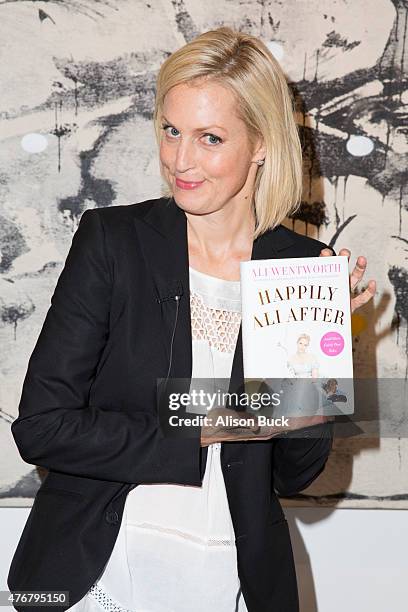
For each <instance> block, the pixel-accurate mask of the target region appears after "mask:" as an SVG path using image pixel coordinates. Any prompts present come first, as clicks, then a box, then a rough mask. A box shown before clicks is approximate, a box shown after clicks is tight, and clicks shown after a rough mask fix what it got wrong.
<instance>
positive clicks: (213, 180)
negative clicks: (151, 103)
mask: <svg viewBox="0 0 408 612" xmlns="http://www.w3.org/2000/svg"><path fill="white" fill-rule="evenodd" d="M161 125H162V126H168V127H165V129H164V130H163V132H164V133H163V134H162V141H161V145H160V162H161V164H162V172H163V174H164V177H165V178H166V181H167V183H169V185H170V186H171V189H172V193H173V196H174V199H175V200H176V202H177V204H178V205H179V206H180V207H181V208H182V209H183V210H185V211H186V212H189V213H193V214H194V213H195V214H206V213H210V212H214V211H217V210H220V209H222V208H225V207H230V206H233V205H234V204H238V203H241V204H242V202H244V201H245V202H251V197H250V196H251V194H252V190H253V182H254V180H255V176H256V171H257V168H258V166H257V164H256V163H251V161H256V160H258V159H263V157H264V156H265V151H264V150H263V149H259V150H258V151H257V150H256V149H257V148H258V147H257V146H256V147H255V152H251V150H250V142H249V138H248V134H247V129H246V125H245V123H244V122H243V121H242V120H241V119H240V118H239V117H238V116H237V114H236V101H235V98H234V95H233V94H232V92H231V91H230V90H228V89H226V88H224V87H222V86H221V85H219V84H216V83H211V82H206V83H202V84H200V85H197V84H194V85H193V86H192V85H191V84H189V85H187V84H185V83H183V84H180V85H176V86H174V87H173V88H172V89H170V91H169V92H168V93H167V95H166V96H165V99H164V104H163V115H162V122H161ZM256 145H260V141H259V142H258V143H256ZM245 196H248V200H246V199H245Z"/></svg>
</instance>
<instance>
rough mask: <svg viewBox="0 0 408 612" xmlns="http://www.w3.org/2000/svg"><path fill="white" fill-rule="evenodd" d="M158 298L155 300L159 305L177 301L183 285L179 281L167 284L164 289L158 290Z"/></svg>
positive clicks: (181, 293)
mask: <svg viewBox="0 0 408 612" xmlns="http://www.w3.org/2000/svg"><path fill="white" fill-rule="evenodd" d="M158 292H159V297H158V298H157V302H158V303H159V304H163V302H168V301H169V300H179V299H180V297H181V296H182V295H183V285H182V284H181V281H179V280H175V281H170V282H168V283H167V286H166V287H160V288H158Z"/></svg>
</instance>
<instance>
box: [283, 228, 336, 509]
mask: <svg viewBox="0 0 408 612" xmlns="http://www.w3.org/2000/svg"><path fill="white" fill-rule="evenodd" d="M312 244H313V247H312V251H311V252H310V253H309V255H310V256H318V255H319V253H320V251H321V250H322V249H323V248H329V249H331V250H332V251H333V255H336V253H335V251H334V249H333V248H332V247H328V246H327V245H326V244H324V243H322V242H319V241H318V240H313V243H312ZM272 443H273V486H274V489H275V491H276V493H277V494H278V495H280V496H282V497H290V496H292V495H296V494H297V493H300V491H302V490H303V489H306V487H308V486H309V485H311V484H312V482H313V481H314V480H316V478H317V477H318V476H319V475H320V474H321V473H322V472H323V470H324V468H325V465H326V463H327V459H328V457H329V455H330V451H331V449H332V446H333V422H330V421H329V422H328V423H324V424H321V425H314V426H312V427H304V428H302V429H299V430H298V431H296V432H291V433H290V434H289V435H288V436H283V437H281V438H275V439H274V440H273V441H272Z"/></svg>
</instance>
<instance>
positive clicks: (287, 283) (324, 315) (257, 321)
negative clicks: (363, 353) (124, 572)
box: [240, 256, 354, 415]
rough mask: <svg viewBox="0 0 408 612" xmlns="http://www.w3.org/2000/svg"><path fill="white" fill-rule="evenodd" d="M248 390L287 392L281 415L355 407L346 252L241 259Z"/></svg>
mask: <svg viewBox="0 0 408 612" xmlns="http://www.w3.org/2000/svg"><path fill="white" fill-rule="evenodd" d="M240 273H241V302H242V349H243V366H244V382H245V389H246V390H248V391H247V392H249V393H251V394H253V393H255V392H256V393H259V390H260V389H262V388H265V385H266V386H267V388H268V389H269V390H273V391H274V392H277V393H280V397H281V403H280V410H281V413H282V414H298V415H301V414H302V415H308V414H325V415H336V414H352V413H353V412H354V388H353V358H352V336H351V312H350V291H349V272H348V260H347V257H346V256H331V257H297V258H287V259H262V260H251V261H246V262H241V266H240Z"/></svg>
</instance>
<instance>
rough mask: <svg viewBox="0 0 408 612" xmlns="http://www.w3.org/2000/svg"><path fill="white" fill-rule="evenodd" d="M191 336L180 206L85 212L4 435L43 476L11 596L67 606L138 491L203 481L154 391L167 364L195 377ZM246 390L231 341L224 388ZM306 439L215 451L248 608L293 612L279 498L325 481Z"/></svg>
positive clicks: (306, 242) (289, 250)
mask: <svg viewBox="0 0 408 612" xmlns="http://www.w3.org/2000/svg"><path fill="white" fill-rule="evenodd" d="M324 246H326V245H324V244H323V243H321V242H319V241H317V240H314V239H311V238H308V237H305V236H301V235H298V234H296V233H295V232H292V231H290V230H289V229H286V228H285V227H283V226H278V227H276V228H275V229H274V230H271V231H268V232H266V233H265V234H263V235H262V236H260V237H259V238H258V239H257V240H255V241H254V244H253V252H252V259H264V258H274V257H299V256H315V255H319V253H320V250H321V249H322V248H323V247H324ZM176 293H177V294H179V295H180V296H181V297H180V300H179V301H178V303H177V301H176V300H175V299H174V296H175V294H176ZM177 307H178V311H177V314H178V318H177V321H176V318H175V314H176V308H177ZM175 322H176V329H175V334H174V339H173V342H172V336H173V332H174V324H175ZM191 340H192V339H191V327H190V303H189V275H188V247H187V224H186V216H185V214H184V212H183V211H182V209H180V208H179V207H178V206H177V204H176V203H175V201H174V199H173V198H170V199H168V198H159V199H154V200H147V201H144V202H141V203H138V204H132V205H128V206H111V207H108V208H103V209H101V208H98V209H95V210H87V211H85V212H84V214H83V215H82V218H81V221H80V224H79V226H78V229H77V231H76V233H75V234H74V237H73V240H72V245H71V247H70V250H69V253H68V256H67V258H66V262H65V266H64V268H63V270H62V272H61V274H60V277H59V279H58V282H57V285H56V288H55V291H54V294H53V296H52V298H51V306H50V308H49V310H48V313H47V316H46V318H45V322H44V324H43V327H42V330H41V333H40V335H39V337H38V340H37V343H36V345H35V348H34V351H33V353H32V355H31V358H30V360H29V364H28V370H27V374H26V377H25V380H24V384H23V389H22V395H21V401H20V405H19V416H18V418H17V419H16V420H15V421H14V422H13V424H12V426H11V429H12V433H13V436H14V439H15V442H16V444H17V447H18V450H19V452H20V454H21V457H22V458H23V459H24V460H25V461H26V462H28V463H31V464H34V465H38V466H43V467H45V468H47V469H48V470H49V474H48V475H47V477H46V479H45V480H44V482H43V483H42V484H41V486H40V488H39V490H38V492H37V495H36V497H35V500H34V504H33V506H32V509H31V511H30V514H29V517H28V519H27V523H26V525H25V527H24V530H23V532H22V535H21V538H20V540H19V543H18V546H17V549H16V551H15V553H14V556H13V559H12V563H11V566H10V571H9V574H8V587H9V589H10V590H29V589H36V590H64V591H66V590H68V591H69V592H70V602H69V605H70V606H72V605H73V604H74V603H76V602H77V601H79V600H80V599H81V598H82V597H83V596H84V595H85V593H86V592H87V590H88V589H89V587H90V586H91V585H92V583H93V582H94V581H95V580H96V579H97V578H98V577H99V575H100V574H101V572H102V570H103V568H104V566H105V564H106V562H107V560H108V558H109V556H110V554H111V551H112V549H113V546H114V543H115V540H116V537H117V534H118V531H119V527H120V522H121V518H122V513H123V508H124V504H125V500H126V495H127V494H128V493H129V491H130V490H131V489H132V488H134V487H135V486H137V484H142V483H164V482H166V483H180V484H186V485H196V486H197V485H200V484H201V482H202V478H203V474H204V470H205V461H206V457H207V449H206V448H203V449H202V448H201V447H200V437H199V435H197V436H195V437H189V438H185V439H182V440H181V439H175V438H169V437H168V436H165V435H164V434H163V431H162V430H161V428H160V427H159V423H158V417H157V400H156V397H157V396H156V384H157V379H158V378H166V376H167V373H168V369H169V364H170V362H171V369H170V377H177V378H186V379H189V378H191V372H192V341H191ZM170 348H171V349H172V350H170ZM170 354H171V355H172V356H170ZM242 382H243V365H242V342H241V331H240V332H239V336H238V341H237V345H236V349H235V354H234V360H233V366H232V374H231V386H230V388H235V389H237V388H238V387H240V385H242ZM312 429H313V432H314V434H313V435H314V436H317V437H311V438H305V439H304V438H302V439H301V438H286V439H285V438H277V439H274V440H267V441H260V440H259V441H250V442H228V443H223V444H222V451H221V464H222V471H223V475H224V479H225V484H226V490H227V496H228V502H229V505H230V511H231V517H232V521H233V526H234V531H235V535H236V545H237V556H238V573H239V578H240V580H241V585H242V591H243V594H244V597H245V601H246V603H247V607H248V610H249V612H270V611H273V612H297V611H298V594H297V585H296V574H295V568H294V562H293V556H292V548H291V543H290V537H289V531H288V525H287V522H286V520H285V516H284V514H283V511H282V508H281V505H280V503H279V500H278V497H277V494H280V495H284V496H290V495H294V494H296V493H298V492H299V491H301V490H302V489H304V488H305V487H307V486H308V485H309V484H310V483H311V482H312V481H313V480H314V479H315V478H316V477H317V476H318V475H319V474H320V472H321V471H322V470H323V468H324V465H325V463H326V460H327V457H328V455H329V452H330V449H331V445H332V426H331V424H327V425H321V426H315V427H314V428H312ZM316 432H317V433H316ZM16 609H17V610H33V611H36V610H38V608H34V607H30V606H18V605H17V606H16ZM41 609H43V610H50V612H51V611H53V610H55V608H53V607H49V608H48V607H43V608H41ZM62 609H63V610H66V609H67V607H63V608H62Z"/></svg>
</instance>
